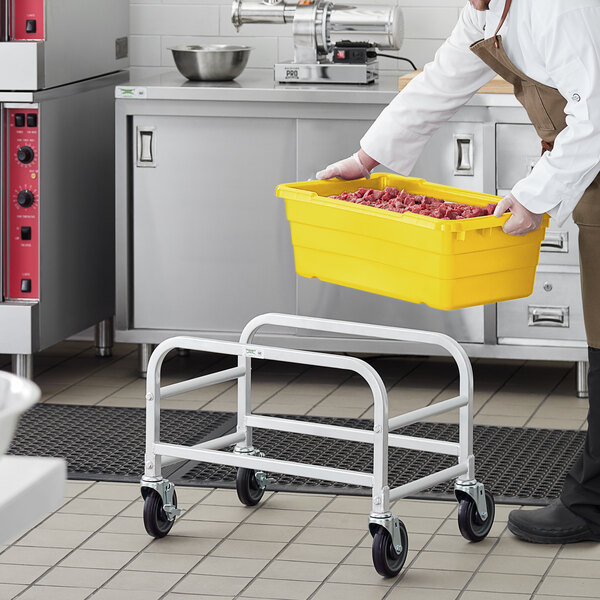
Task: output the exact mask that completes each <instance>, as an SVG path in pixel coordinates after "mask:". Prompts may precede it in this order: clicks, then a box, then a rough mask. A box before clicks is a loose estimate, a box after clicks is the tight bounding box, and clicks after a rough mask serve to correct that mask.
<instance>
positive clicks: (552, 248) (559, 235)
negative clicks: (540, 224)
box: [542, 231, 569, 253]
mask: <svg viewBox="0 0 600 600" xmlns="http://www.w3.org/2000/svg"><path fill="white" fill-rule="evenodd" d="M568 251H569V234H568V232H566V231H547V232H546V237H545V238H544V240H543V241H542V252H565V253H566V252H568Z"/></svg>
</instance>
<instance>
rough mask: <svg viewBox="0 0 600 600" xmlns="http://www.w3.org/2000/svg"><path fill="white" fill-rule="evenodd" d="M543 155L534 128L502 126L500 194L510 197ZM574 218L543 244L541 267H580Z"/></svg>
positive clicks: (553, 228)
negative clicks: (509, 193)
mask: <svg viewBox="0 0 600 600" xmlns="http://www.w3.org/2000/svg"><path fill="white" fill-rule="evenodd" d="M540 155H541V145H540V138H539V137H538V135H537V133H536V132H535V129H534V128H533V125H523V124H515V123H498V124H497V125H496V193H497V194H498V195H499V196H506V194H508V192H510V190H511V189H512V188H513V186H514V185H515V184H516V183H517V182H518V181H520V180H521V179H523V178H524V177H527V175H528V174H529V173H530V172H531V169H532V168H533V166H534V165H535V163H536V162H537V161H538V160H539V158H540ZM578 234H579V231H578V229H577V225H575V223H574V221H573V219H572V218H569V220H568V221H567V222H566V223H565V224H564V225H563V226H562V227H561V228H558V227H556V226H554V224H553V222H552V221H550V227H549V228H548V230H547V231H546V239H545V240H544V242H543V243H542V248H541V254H540V264H541V265H572V266H576V265H578V264H579V251H578V248H577V236H578Z"/></svg>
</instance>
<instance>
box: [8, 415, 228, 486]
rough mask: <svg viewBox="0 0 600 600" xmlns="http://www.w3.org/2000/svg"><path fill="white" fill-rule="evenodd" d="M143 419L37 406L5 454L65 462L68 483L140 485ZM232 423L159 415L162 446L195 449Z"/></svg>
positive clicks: (23, 420) (216, 417) (205, 417)
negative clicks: (87, 480)
mask: <svg viewBox="0 0 600 600" xmlns="http://www.w3.org/2000/svg"><path fill="white" fill-rule="evenodd" d="M145 419H146V411H145V409H143V408H121V407H112V406H73V405H63V404H38V405H36V406H35V407H34V408H33V409H31V410H29V411H28V412H26V413H25V414H24V415H23V417H22V418H21V421H20V423H19V427H18V429H17V432H16V435H15V437H14V439H13V442H12V444H11V446H10V449H9V452H8V453H9V454H19V455H26V456H58V457H62V458H65V459H66V460H67V464H68V472H69V479H93V480H96V481H139V480H140V477H141V476H142V474H143V472H144V447H145V435H146V429H145V428H146V424H145ZM236 420H237V419H236V415H234V414H231V413H223V412H209V411H202V412H198V411H192V410H163V411H161V420H160V427H161V441H164V442H169V443H173V444H183V445H186V446H188V445H193V444H198V443H200V442H202V441H207V440H210V439H212V438H214V437H218V436H221V435H224V434H225V433H227V432H228V431H230V430H231V429H232V428H234V427H235V424H236ZM176 467H177V465H176V466H173V467H171V468H170V470H169V471H166V470H165V474H167V473H169V472H172V471H173V470H174V469H175V468H176Z"/></svg>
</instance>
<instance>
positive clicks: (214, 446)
mask: <svg viewBox="0 0 600 600" xmlns="http://www.w3.org/2000/svg"><path fill="white" fill-rule="evenodd" d="M243 439H244V432H243V431H236V432H235V433H230V434H229V435H223V436H221V437H218V438H215V439H213V440H208V442H202V443H201V444H196V445H194V446H189V449H190V450H201V449H206V450H221V448H227V446H232V445H233V444H237V443H238V442H241V441H242V440H243ZM182 460H186V459H185V458H177V457H175V456H165V457H163V459H162V466H163V467H168V466H169V465H172V464H175V463H178V462H181V461H182Z"/></svg>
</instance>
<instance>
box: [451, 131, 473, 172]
mask: <svg viewBox="0 0 600 600" xmlns="http://www.w3.org/2000/svg"><path fill="white" fill-rule="evenodd" d="M473 145H474V136H473V134H469V133H467V134H464V135H463V134H460V135H459V134H455V135H454V175H474V170H473Z"/></svg>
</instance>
